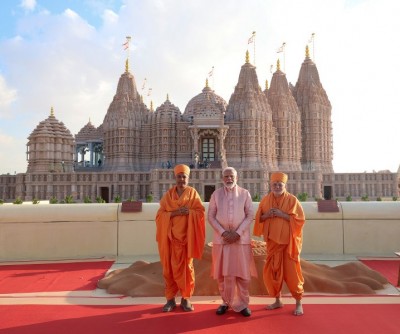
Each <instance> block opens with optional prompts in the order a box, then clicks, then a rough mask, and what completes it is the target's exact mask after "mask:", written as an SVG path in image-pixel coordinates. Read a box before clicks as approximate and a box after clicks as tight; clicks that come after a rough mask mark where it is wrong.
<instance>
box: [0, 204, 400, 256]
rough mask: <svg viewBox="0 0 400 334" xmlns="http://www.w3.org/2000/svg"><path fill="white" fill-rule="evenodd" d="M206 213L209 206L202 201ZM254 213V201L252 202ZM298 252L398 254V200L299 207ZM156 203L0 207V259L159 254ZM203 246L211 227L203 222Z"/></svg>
mask: <svg viewBox="0 0 400 334" xmlns="http://www.w3.org/2000/svg"><path fill="white" fill-rule="evenodd" d="M204 205H205V207H206V213H207V209H208V203H204ZM253 205H254V211H256V210H257V207H258V203H253ZM302 205H303V208H304V211H305V214H306V218H307V221H306V224H305V227H304V242H303V251H302V254H319V255H341V254H345V255H347V254H349V255H350V254H352V255H376V256H378V255H384V254H392V253H393V252H396V251H399V250H400V202H338V205H339V209H340V210H339V212H331V213H321V212H318V205H317V202H303V203H302ZM158 207H159V204H158V203H143V208H142V212H138V213H125V212H121V203H110V204H97V203H91V204H37V205H32V204H28V203H24V204H22V205H16V204H3V205H0V261H2V262H5V261H23V260H51V259H86V258H96V257H118V256H121V257H140V256H157V255H158V251H157V243H156V241H155V222H154V219H155V215H156V213H157V210H158ZM206 234H207V235H206V242H209V241H211V240H212V229H211V227H210V225H209V224H208V223H206Z"/></svg>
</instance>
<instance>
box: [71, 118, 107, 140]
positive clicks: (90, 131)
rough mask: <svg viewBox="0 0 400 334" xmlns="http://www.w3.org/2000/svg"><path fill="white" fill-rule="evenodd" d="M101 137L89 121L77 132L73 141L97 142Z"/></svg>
mask: <svg viewBox="0 0 400 334" xmlns="http://www.w3.org/2000/svg"><path fill="white" fill-rule="evenodd" d="M101 137H102V135H101V133H100V131H99V129H98V128H96V127H95V126H94V125H93V124H92V123H91V122H90V121H89V122H88V123H87V124H86V125H85V126H84V127H83V128H82V129H80V130H79V132H78V134H77V135H75V140H76V141H77V142H78V141H91V140H98V139H100V138H101Z"/></svg>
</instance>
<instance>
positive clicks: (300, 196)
mask: <svg viewBox="0 0 400 334" xmlns="http://www.w3.org/2000/svg"><path fill="white" fill-rule="evenodd" d="M297 199H298V200H299V201H300V202H306V201H307V199H308V194H307V193H299V194H297Z"/></svg>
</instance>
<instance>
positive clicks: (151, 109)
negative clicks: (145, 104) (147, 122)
mask: <svg viewBox="0 0 400 334" xmlns="http://www.w3.org/2000/svg"><path fill="white" fill-rule="evenodd" d="M150 111H154V108H153V100H151V101H150Z"/></svg>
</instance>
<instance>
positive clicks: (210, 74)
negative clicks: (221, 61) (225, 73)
mask: <svg viewBox="0 0 400 334" xmlns="http://www.w3.org/2000/svg"><path fill="white" fill-rule="evenodd" d="M213 74H214V66H213V67H212V68H211V71H210V72H208V77H212V76H213Z"/></svg>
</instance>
